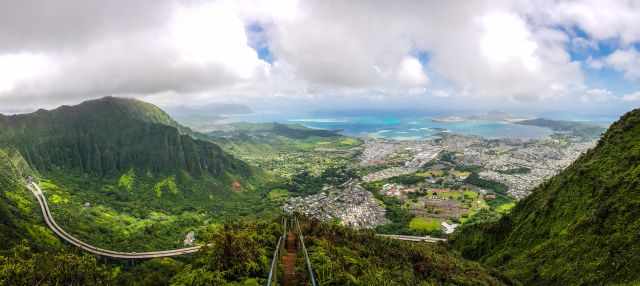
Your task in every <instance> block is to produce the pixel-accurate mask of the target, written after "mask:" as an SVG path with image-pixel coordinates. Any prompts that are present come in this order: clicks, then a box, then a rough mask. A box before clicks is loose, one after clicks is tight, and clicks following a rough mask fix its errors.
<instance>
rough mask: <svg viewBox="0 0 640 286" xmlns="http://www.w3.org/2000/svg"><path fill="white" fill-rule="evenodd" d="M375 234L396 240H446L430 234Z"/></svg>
mask: <svg viewBox="0 0 640 286" xmlns="http://www.w3.org/2000/svg"><path fill="white" fill-rule="evenodd" d="M376 236H380V237H386V238H391V239H397V240H405V241H418V242H420V241H424V242H433V243H435V242H440V241H447V240H446V239H444V238H437V237H431V236H412V235H399V234H376Z"/></svg>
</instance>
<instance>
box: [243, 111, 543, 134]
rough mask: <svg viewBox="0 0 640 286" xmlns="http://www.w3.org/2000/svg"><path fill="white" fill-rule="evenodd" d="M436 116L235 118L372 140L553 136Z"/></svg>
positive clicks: (532, 128) (510, 125) (513, 126)
mask: <svg viewBox="0 0 640 286" xmlns="http://www.w3.org/2000/svg"><path fill="white" fill-rule="evenodd" d="M432 118H433V117H432V116H425V115H420V114H418V115H411V114H402V115H398V114H393V113H391V112H390V113H388V114H387V113H382V112H378V113H377V114H375V115H373V114H348V115H339V116H336V115H322V114H314V115H305V114H298V115H286V114H278V113H272V114H251V115H245V116H238V117H235V118H234V120H235V121H249V122H280V123H297V124H301V125H304V126H306V127H309V128H316V129H330V130H340V131H341V133H343V134H345V135H351V136H362V137H366V136H371V137H378V138H389V139H396V140H419V139H428V138H433V137H434V136H435V135H436V134H438V133H440V132H452V133H457V134H463V135H477V136H482V137H484V138H489V139H498V138H519V139H524V140H528V139H540V138H545V137H547V136H549V135H551V134H552V133H553V132H552V130H551V129H548V128H543V127H536V126H527V125H519V124H513V123H508V122H502V121H487V120H468V121H461V122H436V121H433V120H432Z"/></svg>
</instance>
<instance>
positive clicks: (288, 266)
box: [282, 231, 298, 286]
mask: <svg viewBox="0 0 640 286" xmlns="http://www.w3.org/2000/svg"><path fill="white" fill-rule="evenodd" d="M286 248H287V254H286V255H284V256H282V264H283V265H284V275H283V281H282V285H284V286H294V285H296V282H297V281H296V257H297V254H298V244H297V241H296V235H295V234H294V233H293V232H291V231H290V232H289V233H287V244H286Z"/></svg>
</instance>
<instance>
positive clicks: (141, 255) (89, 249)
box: [27, 183, 202, 259]
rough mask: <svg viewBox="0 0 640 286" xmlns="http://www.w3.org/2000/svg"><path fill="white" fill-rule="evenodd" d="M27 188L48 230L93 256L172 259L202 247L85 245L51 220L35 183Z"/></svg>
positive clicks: (45, 203)
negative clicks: (135, 249) (121, 249)
mask: <svg viewBox="0 0 640 286" xmlns="http://www.w3.org/2000/svg"><path fill="white" fill-rule="evenodd" d="M27 188H28V189H29V190H31V192H32V193H33V195H35V196H36V199H38V203H39V204H40V209H41V210H42V216H43V217H44V221H45V222H46V223H47V225H48V226H49V228H51V230H53V232H54V233H55V234H56V235H58V236H59V237H60V238H62V239H64V240H65V241H67V242H68V243H71V244H73V245H75V246H76V247H78V248H80V249H82V250H84V251H87V252H91V253H93V254H97V255H100V256H105V257H111V258H121V259H149V258H159V257H172V256H179V255H185V254H189V253H194V252H197V251H199V250H200V248H201V247H202V246H193V247H187V248H180V249H173V250H163V251H152V252H140V253H137V252H119V251H112V250H107V249H102V248H98V247H95V246H93V245H90V244H88V243H85V242H83V241H81V240H79V239H77V238H75V237H74V236H72V235H70V234H69V233H67V232H66V231H64V229H62V228H61V227H60V226H59V225H58V224H57V223H56V221H55V220H54V219H53V216H52V215H51V211H49V205H48V204H47V199H46V198H45V196H44V194H43V193H42V190H41V189H40V187H39V186H38V185H37V184H36V183H31V184H28V185H27Z"/></svg>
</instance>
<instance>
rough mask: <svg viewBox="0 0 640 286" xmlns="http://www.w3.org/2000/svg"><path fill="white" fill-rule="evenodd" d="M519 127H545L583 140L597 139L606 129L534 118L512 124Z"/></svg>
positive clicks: (577, 122) (573, 122)
mask: <svg viewBox="0 0 640 286" xmlns="http://www.w3.org/2000/svg"><path fill="white" fill-rule="evenodd" d="M513 123H515V124H520V125H530V126H538V127H546V128H549V129H551V130H553V131H554V132H557V133H570V134H572V135H573V136H576V137H581V138H585V139H595V138H598V137H599V136H600V135H601V134H602V133H603V132H604V131H605V130H606V128H604V127H601V126H598V125H595V124H590V123H585V122H579V121H565V120H552V119H546V118H536V119H529V120H521V121H515V122H513Z"/></svg>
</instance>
